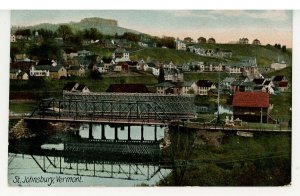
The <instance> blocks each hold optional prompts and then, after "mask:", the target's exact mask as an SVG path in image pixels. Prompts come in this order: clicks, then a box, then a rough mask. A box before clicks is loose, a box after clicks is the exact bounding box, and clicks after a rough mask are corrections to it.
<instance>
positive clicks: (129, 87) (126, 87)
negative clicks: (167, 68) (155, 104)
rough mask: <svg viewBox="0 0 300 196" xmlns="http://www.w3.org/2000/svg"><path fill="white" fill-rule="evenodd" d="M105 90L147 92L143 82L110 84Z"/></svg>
mask: <svg viewBox="0 0 300 196" xmlns="http://www.w3.org/2000/svg"><path fill="white" fill-rule="evenodd" d="M106 92H115V93H149V91H148V89H147V87H146V85H145V84H111V85H110V86H109V87H108V89H107V90H106Z"/></svg>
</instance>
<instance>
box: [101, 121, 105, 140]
mask: <svg viewBox="0 0 300 196" xmlns="http://www.w3.org/2000/svg"><path fill="white" fill-rule="evenodd" d="M101 139H102V140H106V137H105V125H104V124H101Z"/></svg>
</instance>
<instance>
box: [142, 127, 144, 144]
mask: <svg viewBox="0 0 300 196" xmlns="http://www.w3.org/2000/svg"><path fill="white" fill-rule="evenodd" d="M141 141H144V125H141Z"/></svg>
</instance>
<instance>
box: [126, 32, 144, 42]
mask: <svg viewBox="0 0 300 196" xmlns="http://www.w3.org/2000/svg"><path fill="white" fill-rule="evenodd" d="M122 37H123V38H124V39H127V40H129V41H133V42H139V41H140V36H139V35H137V34H134V33H128V32H126V33H124V35H123V36H122Z"/></svg>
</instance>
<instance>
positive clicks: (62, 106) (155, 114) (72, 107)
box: [31, 92, 195, 124]
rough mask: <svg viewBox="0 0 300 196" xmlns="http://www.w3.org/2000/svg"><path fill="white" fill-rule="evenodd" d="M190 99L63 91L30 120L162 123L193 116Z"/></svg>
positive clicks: (173, 96)
mask: <svg viewBox="0 0 300 196" xmlns="http://www.w3.org/2000/svg"><path fill="white" fill-rule="evenodd" d="M193 101H194V97H193V96H176V95H158V94H152V93H147V94H132V93H130V94H129V93H77V92H75V93H74V92H65V93H64V94H63V99H61V100H58V99H43V100H42V101H41V102H40V104H39V106H38V108H37V109H36V110H35V111H34V112H33V113H32V115H31V118H33V117H37V116H38V117H39V118H46V119H47V118H56V119H65V120H66V119H68V118H70V119H73V120H90V121H98V122H100V121H101V120H102V121H108V122H118V123H130V122H131V123H132V122H136V123H148V124H156V123H160V124H166V123H167V122H170V121H172V120H186V119H192V118H194V117H195V110H194V108H195V107H194V103H193Z"/></svg>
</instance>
